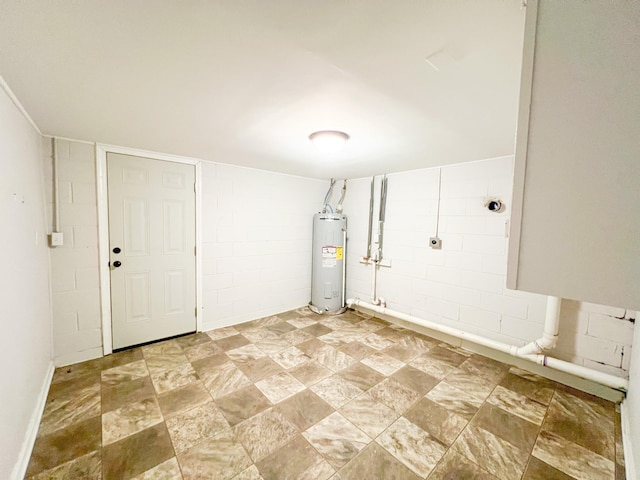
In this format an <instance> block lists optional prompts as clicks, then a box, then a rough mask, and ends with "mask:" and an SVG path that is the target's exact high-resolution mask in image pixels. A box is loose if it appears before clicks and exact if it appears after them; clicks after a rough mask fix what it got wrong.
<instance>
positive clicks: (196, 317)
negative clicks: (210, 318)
mask: <svg viewBox="0 0 640 480" xmlns="http://www.w3.org/2000/svg"><path fill="white" fill-rule="evenodd" d="M196 318H198V307H196Z"/></svg>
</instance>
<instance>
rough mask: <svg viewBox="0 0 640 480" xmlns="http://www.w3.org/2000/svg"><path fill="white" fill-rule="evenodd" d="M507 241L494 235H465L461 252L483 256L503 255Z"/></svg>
mask: <svg viewBox="0 0 640 480" xmlns="http://www.w3.org/2000/svg"><path fill="white" fill-rule="evenodd" d="M506 247H507V239H506V238H504V237H499V236H495V235H465V236H464V242H463V248H462V249H463V251H465V252H469V253H481V254H483V255H505V254H506Z"/></svg>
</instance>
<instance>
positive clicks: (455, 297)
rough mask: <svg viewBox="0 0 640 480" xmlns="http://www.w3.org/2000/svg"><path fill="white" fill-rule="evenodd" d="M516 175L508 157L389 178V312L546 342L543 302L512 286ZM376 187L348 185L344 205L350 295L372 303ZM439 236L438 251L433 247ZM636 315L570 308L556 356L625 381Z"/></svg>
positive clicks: (384, 278) (384, 282) (385, 276)
mask: <svg viewBox="0 0 640 480" xmlns="http://www.w3.org/2000/svg"><path fill="white" fill-rule="evenodd" d="M512 172H513V157H511V156H509V157H503V158H498V159H491V160H485V161H479V162H472V163H465V164H459V165H452V166H447V167H442V168H441V169H440V168H430V169H423V170H416V171H411V172H402V173H396V174H392V175H389V176H388V193H387V208H386V223H385V232H384V252H383V254H384V258H386V259H387V260H390V261H391V267H390V268H387V267H380V269H379V275H378V294H379V295H380V296H383V297H385V298H386V300H387V305H388V306H389V308H392V309H394V310H398V311H401V312H405V313H409V314H411V315H414V316H417V317H420V318H424V319H427V320H432V321H436V322H439V323H442V324H446V325H449V326H452V327H455V328H460V329H462V330H465V331H469V332H473V333H477V334H480V335H483V336H485V337H488V338H492V339H495V340H499V341H502V342H505V343H508V344H512V345H524V344H525V343H527V342H529V341H531V340H534V339H536V338H539V337H540V335H541V333H542V327H543V323H544V315H545V309H546V297H545V296H542V295H537V294H532V293H527V292H520V291H514V290H509V289H507V288H506V287H505V279H506V267H507V256H506V253H507V247H508V238H507V231H508V228H507V227H508V225H507V222H508V221H509V215H510V207H511V204H510V201H511V190H512V179H513V173H512ZM370 182H371V179H370V178H363V179H356V180H352V181H349V191H348V193H347V197H346V200H345V203H344V206H345V213H346V214H347V216H348V229H349V232H348V245H347V248H348V250H347V269H348V270H347V295H348V296H349V297H359V298H361V299H363V300H367V301H369V300H370V298H371V266H367V265H364V264H361V263H359V261H358V260H359V258H360V257H362V256H364V255H365V252H366V243H367V227H368V211H369V191H370ZM379 183H380V178H378V179H377V181H376V202H375V203H376V206H375V212H376V213H375V220H377V218H378V217H377V211H378V210H377V208H378V206H377V204H378V198H377V197H378V196H379ZM439 185H440V201H439V215H438V189H439ZM491 198H499V199H500V200H502V201H503V202H505V204H506V209H505V210H504V211H503V212H500V213H492V212H490V211H489V210H488V209H486V208H485V207H484V205H485V202H486V201H487V200H489V199H491ZM374 224H375V222H374ZM436 231H437V233H438V236H439V237H440V238H441V239H442V249H441V250H432V249H431V248H430V247H429V246H428V240H429V237H431V236H435V235H436ZM374 232H375V229H374ZM629 316H630V315H629V314H626V317H627V320H624V317H625V309H624V308H612V307H606V306H600V305H595V304H589V303H581V302H575V301H569V300H565V301H563V306H562V311H561V317H562V323H561V329H562V330H561V337H560V341H559V343H558V346H557V348H556V349H555V350H554V351H553V353H552V355H554V356H557V357H559V358H562V359H566V360H570V361H572V362H575V363H578V364H581V365H585V366H587V367H590V368H593V369H596V370H602V371H606V372H608V373H612V374H616V375H620V376H626V374H627V371H628V366H629V358H630V350H631V346H630V345H631V340H632V332H633V323H632V322H631V321H629V320H628V318H629ZM615 317H622V318H623V319H618V318H615Z"/></svg>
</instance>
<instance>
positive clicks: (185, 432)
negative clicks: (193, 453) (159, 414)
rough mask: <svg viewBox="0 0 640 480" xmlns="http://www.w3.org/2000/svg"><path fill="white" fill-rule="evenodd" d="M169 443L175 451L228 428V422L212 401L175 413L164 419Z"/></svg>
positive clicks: (187, 447)
mask: <svg viewBox="0 0 640 480" xmlns="http://www.w3.org/2000/svg"><path fill="white" fill-rule="evenodd" d="M166 424H167V430H168V431H169V436H170V437H171V443H172V444H173V448H174V450H175V451H176V452H177V453H180V452H184V451H185V450H187V449H189V448H191V447H192V446H193V445H195V444H197V443H200V442H201V441H202V440H205V439H207V438H209V437H213V436H214V435H217V434H219V433H220V432H222V431H224V430H229V428H230V427H229V424H228V423H227V421H226V420H225V418H224V416H223V415H222V412H220V410H219V409H218V407H216V405H215V404H214V403H213V402H208V403H205V404H203V405H200V406H199V407H196V408H194V409H192V410H189V411H187V412H184V413H180V414H178V415H175V416H173V417H171V418H169V419H167V421H166Z"/></svg>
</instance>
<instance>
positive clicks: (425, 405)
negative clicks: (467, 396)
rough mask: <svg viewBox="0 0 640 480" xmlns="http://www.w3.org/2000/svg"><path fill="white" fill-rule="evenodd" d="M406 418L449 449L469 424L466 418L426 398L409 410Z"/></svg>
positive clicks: (405, 415) (405, 414)
mask: <svg viewBox="0 0 640 480" xmlns="http://www.w3.org/2000/svg"><path fill="white" fill-rule="evenodd" d="M404 417H405V418H406V419H407V420H409V421H410V422H412V423H414V424H415V425H417V426H418V427H420V428H422V429H423V430H424V431H425V432H428V433H430V434H431V435H432V436H433V437H434V438H436V439H437V440H439V441H440V442H441V443H442V444H443V445H446V446H447V447H448V446H450V445H451V444H452V443H453V442H454V441H455V439H456V438H457V437H458V435H460V432H462V430H463V429H464V427H466V426H467V423H468V421H467V420H466V419H465V418H463V417H461V416H459V415H456V414H455V413H453V412H452V411H450V410H447V409H446V408H444V407H442V406H440V405H438V404H437V403H434V402H432V401H431V400H429V399H428V398H426V397H425V398H422V399H420V401H418V403H416V404H415V405H414V406H413V407H411V408H410V409H409V410H407V411H406V412H405V413H404Z"/></svg>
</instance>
